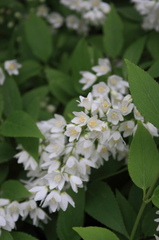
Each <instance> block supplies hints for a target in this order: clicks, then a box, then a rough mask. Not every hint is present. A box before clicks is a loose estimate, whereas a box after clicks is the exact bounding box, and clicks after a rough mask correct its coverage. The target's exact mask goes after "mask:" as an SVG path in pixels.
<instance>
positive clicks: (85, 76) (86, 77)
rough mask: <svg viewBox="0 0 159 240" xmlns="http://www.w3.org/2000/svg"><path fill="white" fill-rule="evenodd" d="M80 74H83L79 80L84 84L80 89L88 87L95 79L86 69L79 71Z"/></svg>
mask: <svg viewBox="0 0 159 240" xmlns="http://www.w3.org/2000/svg"><path fill="white" fill-rule="evenodd" d="M80 74H81V75H82V76H83V77H82V78H81V79H80V80H79V82H80V83H82V84H84V86H83V87H82V90H86V89H88V88H89V87H91V86H92V85H93V83H94V82H95V81H96V80H97V77H96V75H94V74H93V73H91V72H88V71H81V72H80Z"/></svg>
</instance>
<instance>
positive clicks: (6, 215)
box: [0, 198, 48, 235]
mask: <svg viewBox="0 0 159 240" xmlns="http://www.w3.org/2000/svg"><path fill="white" fill-rule="evenodd" d="M28 216H29V217H30V218H31V219H32V221H33V225H35V226H38V223H39V220H42V221H44V222H45V223H47V220H48V217H47V215H46V213H45V212H44V211H43V210H42V209H41V208H39V207H38V206H37V203H36V202H35V201H34V200H28V201H25V202H21V203H19V202H17V201H13V202H10V200H8V199H4V198H0V235H1V230H2V229H4V230H7V231H11V230H12V229H14V228H15V226H16V222H17V221H18V219H19V217H22V220H25V219H26V218H27V217H28Z"/></svg>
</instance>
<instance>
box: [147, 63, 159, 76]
mask: <svg viewBox="0 0 159 240" xmlns="http://www.w3.org/2000/svg"><path fill="white" fill-rule="evenodd" d="M158 66H159V60H157V61H155V62H154V64H152V66H151V67H150V68H149V70H148V73H149V74H150V75H151V76H152V77H153V78H156V77H159V67H158Z"/></svg>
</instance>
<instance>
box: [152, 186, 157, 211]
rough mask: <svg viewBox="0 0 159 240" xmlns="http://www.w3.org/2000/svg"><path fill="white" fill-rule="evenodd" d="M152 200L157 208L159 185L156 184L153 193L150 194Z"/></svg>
mask: <svg viewBox="0 0 159 240" xmlns="http://www.w3.org/2000/svg"><path fill="white" fill-rule="evenodd" d="M152 202H153V204H154V205H155V206H156V207H157V208H159V186H157V187H156V188H155V190H154V193H153V195H152Z"/></svg>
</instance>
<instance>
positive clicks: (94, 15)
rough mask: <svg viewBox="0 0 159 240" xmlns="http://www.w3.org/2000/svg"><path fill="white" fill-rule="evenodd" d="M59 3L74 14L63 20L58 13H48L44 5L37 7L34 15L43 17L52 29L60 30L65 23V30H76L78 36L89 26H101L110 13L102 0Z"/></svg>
mask: <svg viewBox="0 0 159 240" xmlns="http://www.w3.org/2000/svg"><path fill="white" fill-rule="evenodd" d="M60 3H61V4H63V5H64V6H66V7H67V8H69V9H70V10H71V11H74V12H75V14H74V13H71V14H70V15H68V16H66V17H65V18H64V17H63V16H62V15H61V14H60V13H58V12H51V13H50V12H49V8H48V7H47V6H45V5H40V6H38V7H37V10H36V14H37V15H38V16H41V17H44V18H45V19H46V20H47V21H48V22H49V23H50V24H51V26H52V27H53V29H57V28H60V27H61V26H63V24H64V23H65V24H66V27H67V28H69V29H72V30H76V31H77V32H78V33H80V34H81V33H82V34H86V33H87V32H88V31H89V26H90V25H93V26H98V25H101V24H103V22H104V20H105V19H106V15H107V14H108V13H109V11H110V5H109V4H108V3H105V2H103V1H102V0H90V1H85V0H61V1H60ZM77 14H78V15H77Z"/></svg>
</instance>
